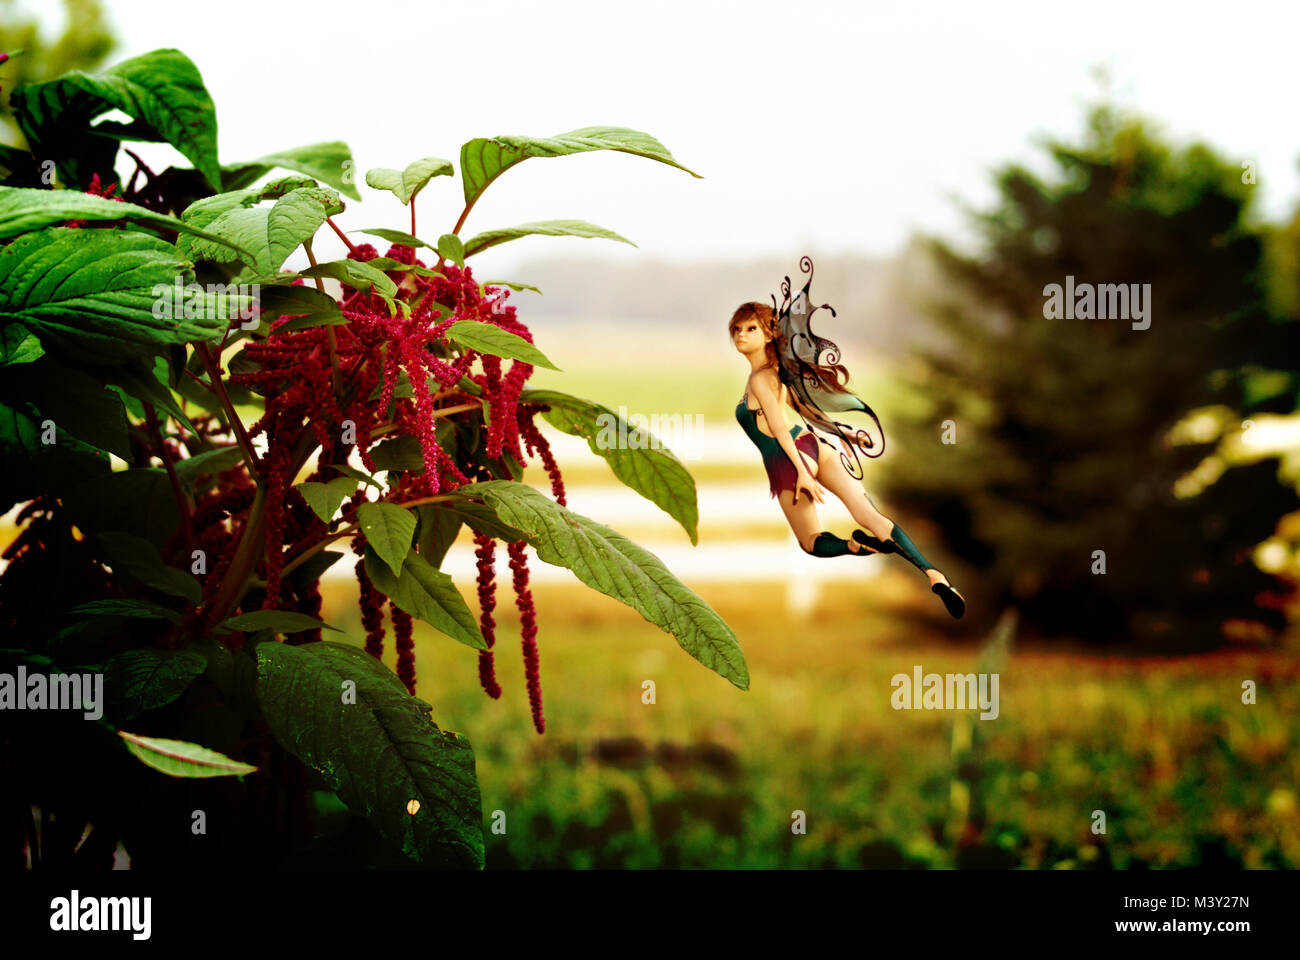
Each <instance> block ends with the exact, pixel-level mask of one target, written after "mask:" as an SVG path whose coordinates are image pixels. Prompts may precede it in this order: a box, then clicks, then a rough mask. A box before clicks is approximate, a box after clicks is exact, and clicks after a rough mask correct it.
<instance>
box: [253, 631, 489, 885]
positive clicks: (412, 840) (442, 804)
mask: <svg viewBox="0 0 1300 960" xmlns="http://www.w3.org/2000/svg"><path fill="white" fill-rule="evenodd" d="M257 670H258V681H257V696H258V700H259V701H260V702H261V704H262V711H263V714H264V715H265V717H266V721H267V723H268V724H270V726H271V729H272V731H274V733H275V737H276V739H277V740H278V741H279V742H280V743H281V745H283V746H284V748H285V749H286V750H288V751H289V752H290V753H292V754H293V755H294V756H296V757H298V758H299V759H300V760H302V761H303V763H305V764H307V765H308V766H309V767H312V768H313V769H315V770H317V771H319V772H320V774H321V775H322V776H323V777H324V778H325V781H326V782H327V783H328V784H329V786H330V788H331V789H333V790H334V792H335V793H337V794H338V796H339V798H340V799H341V800H342V801H343V802H344V803H346V804H347V805H348V809H349V810H351V811H352V812H353V813H354V814H357V815H359V816H364V817H366V818H367V819H369V820H370V821H371V822H372V823H373V824H374V825H375V827H376V828H377V829H378V830H379V832H380V833H382V834H383V835H384V836H386V837H388V838H389V839H390V840H391V841H393V842H394V843H396V844H397V845H398V846H399V847H400V848H401V850H402V851H403V852H404V853H405V854H406V855H407V856H408V857H410V858H412V859H413V860H416V861H417V862H420V863H422V864H425V865H427V866H459V867H472V868H481V867H482V866H483V859H484V856H483V820H482V816H483V814H482V806H481V800H480V797H479V787H478V781H477V779H476V777H475V772H474V752H473V750H472V749H471V748H470V744H469V741H468V740H466V739H465V738H464V737H462V736H460V735H458V734H455V733H452V732H450V731H443V730H439V729H438V726H437V724H435V723H434V722H433V721H432V720H430V719H429V716H428V714H427V712H425V710H424V709H423V708H422V707H421V705H420V702H419V701H417V700H416V699H415V698H414V697H412V696H410V695H409V694H408V693H407V692H406V690H405V688H403V686H402V683H401V681H400V680H398V679H397V678H396V677H395V676H393V674H392V673H391V672H390V671H389V670H388V669H387V668H386V667H385V666H384V665H383V664H382V663H380V662H379V661H378V660H376V659H375V658H373V657H371V656H369V655H368V654H366V653H364V652H362V651H361V650H358V649H356V648H355V647H350V646H346V645H344V644H339V643H308V644H303V645H302V646H296V647H295V646H288V645H287V644H280V643H274V644H272V643H263V644H260V645H259V646H258V647H257ZM347 681H351V682H352V683H354V684H355V690H356V702H355V703H345V702H344V699H345V698H344V697H343V695H342V694H343V691H344V684H345V683H346V682H347ZM411 801H415V804H412V803H411ZM417 804H418V808H416V805H417ZM408 809H415V813H414V814H411V813H408Z"/></svg>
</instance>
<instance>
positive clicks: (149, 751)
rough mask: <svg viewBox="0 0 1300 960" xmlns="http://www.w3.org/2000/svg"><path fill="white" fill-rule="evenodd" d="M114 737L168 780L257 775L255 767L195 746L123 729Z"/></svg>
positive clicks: (181, 741)
mask: <svg viewBox="0 0 1300 960" xmlns="http://www.w3.org/2000/svg"><path fill="white" fill-rule="evenodd" d="M117 735H118V736H119V737H121V738H122V739H123V740H125V741H126V748H127V749H128V750H130V751H131V752H132V753H133V754H135V755H136V756H137V757H139V758H140V760H141V761H142V762H143V763H146V764H148V765H149V766H151V767H153V768H154V769H155V770H158V771H159V772H161V773H165V774H167V775H168V776H169V777H242V776H245V775H246V774H250V773H256V772H257V767H253V766H249V765H248V764H247V763H240V762H239V761H238V760H231V759H230V758H229V757H228V756H226V755H225V754H224V753H218V752H217V751H215V750H209V749H208V748H207V747H200V746H199V745H198V744H197V743H187V742H186V741H184V740H167V739H164V738H162V737H142V736H140V735H139V734H137V733H127V732H126V731H125V730H119V731H117Z"/></svg>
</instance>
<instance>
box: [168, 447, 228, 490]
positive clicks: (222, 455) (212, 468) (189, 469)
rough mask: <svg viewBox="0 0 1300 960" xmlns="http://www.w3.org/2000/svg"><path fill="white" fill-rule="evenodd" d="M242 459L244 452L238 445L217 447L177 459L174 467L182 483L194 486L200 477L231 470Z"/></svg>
mask: <svg viewBox="0 0 1300 960" xmlns="http://www.w3.org/2000/svg"><path fill="white" fill-rule="evenodd" d="M242 459H243V452H242V451H241V450H240V449H239V447H238V446H232V447H217V448H216V449H215V450H204V451H203V452H202V453H196V454H195V455H194V456H192V457H186V458H185V459H184V460H179V461H177V463H176V466H175V467H174V469H175V470H176V477H177V479H178V480H180V482H181V483H183V484H184V485H185V486H187V487H193V486H194V482H195V481H196V480H198V479H199V478H200V477H207V476H211V475H212V474H214V473H221V472H222V471H223V470H229V469H230V468H231V467H233V466H234V465H235V464H237V463H239V462H240V461H241V460H242Z"/></svg>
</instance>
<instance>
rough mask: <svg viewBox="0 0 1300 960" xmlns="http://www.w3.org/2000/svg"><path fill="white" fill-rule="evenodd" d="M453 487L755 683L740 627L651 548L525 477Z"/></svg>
mask: <svg viewBox="0 0 1300 960" xmlns="http://www.w3.org/2000/svg"><path fill="white" fill-rule="evenodd" d="M452 495H453V497H455V498H458V499H459V498H462V497H464V498H472V499H481V500H483V501H484V502H485V503H486V504H487V505H488V506H490V507H492V509H493V510H495V511H496V514H497V516H498V517H500V518H501V519H502V520H503V521H505V522H506V523H508V524H510V525H511V526H514V527H517V528H518V529H520V530H521V531H523V532H524V534H525V536H526V537H527V539H528V542H529V543H530V544H532V546H533V548H534V549H535V550H536V551H537V556H538V557H539V558H540V559H541V560H543V561H544V562H546V563H550V564H555V565H556V566H561V567H568V568H569V569H570V570H572V571H573V572H574V574H575V575H576V576H577V577H578V579H579V580H581V581H582V582H583V583H585V584H587V586H589V587H592V588H593V589H595V590H599V591H600V592H601V593H603V594H606V595H607V596H610V597H613V598H614V599H615V600H619V601H621V602H623V603H625V604H627V605H628V606H630V607H632V608H633V609H634V610H636V611H637V612H638V613H640V614H641V616H643V617H645V619H646V620H648V621H649V622H650V623H653V624H655V625H656V626H657V627H660V628H661V629H663V630H665V631H667V632H668V633H671V634H672V635H673V637H674V638H675V639H676V640H677V643H678V645H679V646H680V647H681V648H682V649H683V650H685V651H686V652H687V653H689V654H690V655H691V656H692V657H694V658H695V659H696V660H698V661H700V663H702V664H704V665H705V666H706V667H708V668H709V669H710V670H715V671H717V672H718V673H719V674H721V675H722V676H723V677H726V678H727V679H728V680H730V681H731V682H732V683H733V684H735V685H736V686H737V687H739V688H741V689H742V690H745V689H748V688H749V670H748V668H747V667H746V666H745V656H744V654H743V653H742V652H741V649H740V644H739V643H738V642H737V640H736V634H735V631H733V630H732V629H731V627H729V626H727V623H726V621H724V620H723V619H722V618H721V617H720V616H718V614H717V613H716V612H715V611H714V610H713V608H712V607H710V606H709V605H708V604H707V603H705V602H704V601H703V600H702V599H701V598H700V597H699V595H698V594H696V593H695V592H694V591H693V590H691V589H690V588H689V587H687V586H686V585H685V584H683V583H682V582H681V581H679V580H678V579H677V578H676V577H674V576H673V575H672V574H671V573H670V572H669V571H668V569H667V568H666V567H665V566H664V565H663V561H661V560H660V559H659V558H658V557H656V556H655V555H654V554H653V553H651V552H650V551H649V550H646V549H645V548H644V547H641V546H638V545H637V544H635V543H633V542H632V541H631V540H629V539H627V537H625V536H623V535H622V534H621V533H617V532H616V531H614V530H611V529H610V528H609V527H606V526H604V525H603V524H600V523H597V522H596V521H594V520H591V519H588V518H587V517H584V516H582V515H581V514H577V513H574V512H572V511H571V510H566V509H565V508H564V507H562V506H560V505H559V504H558V503H556V502H555V501H553V500H551V499H550V498H549V497H546V496H544V495H543V494H541V493H539V492H538V491H536V490H534V489H533V488H532V487H529V486H527V485H525V484H522V483H515V482H513V481H510V480H490V481H487V482H483V483H473V484H467V485H465V486H462V487H458V488H457V489H456V490H455V491H454V492H453V494H452Z"/></svg>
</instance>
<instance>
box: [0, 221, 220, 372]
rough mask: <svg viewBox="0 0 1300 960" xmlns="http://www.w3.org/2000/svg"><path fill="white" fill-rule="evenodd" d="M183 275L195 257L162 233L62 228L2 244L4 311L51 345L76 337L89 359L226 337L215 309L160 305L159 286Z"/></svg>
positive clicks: (0, 303) (0, 304)
mask: <svg viewBox="0 0 1300 960" xmlns="http://www.w3.org/2000/svg"><path fill="white" fill-rule="evenodd" d="M177 277H180V278H182V279H183V280H184V281H186V282H188V281H189V280H190V279H192V274H191V273H190V263H189V262H188V261H186V260H184V259H181V257H179V256H178V255H177V253H176V248H175V247H173V246H172V245H171V244H168V243H164V242H163V241H162V240H158V239H156V238H154V237H150V236H147V235H145V234H143V233H133V232H121V231H114V230H77V229H70V228H65V227H55V228H52V229H49V230H43V231H41V232H39V233H27V234H23V236H21V237H19V238H18V239H16V240H14V241H13V242H12V243H10V244H9V245H8V246H6V247H4V248H3V249H2V250H0V314H7V315H8V316H9V317H11V318H13V319H17V320H20V321H21V322H22V323H23V324H24V325H25V326H27V327H28V328H29V329H30V330H32V331H33V332H34V333H36V334H37V335H38V336H40V338H41V341H42V343H44V344H45V345H46V346H49V341H48V337H55V338H69V339H71V340H72V341H73V342H74V343H75V344H77V345H79V346H80V347H81V348H82V349H81V350H79V351H77V352H78V354H79V355H80V356H81V358H82V359H85V360H87V361H97V362H99V363H113V362H117V361H119V360H122V359H125V358H128V357H132V356H136V355H138V354H141V353H153V352H157V351H158V350H159V348H162V347H166V346H167V345H168V344H172V343H188V342H191V341H196V340H197V341H207V340H211V339H213V338H215V337H217V336H219V335H220V334H221V332H222V331H223V330H225V329H226V326H227V324H228V322H229V321H228V319H225V318H222V317H220V316H217V315H216V311H212V312H211V313H209V312H207V311H205V316H202V317H185V316H179V317H172V316H168V315H167V314H168V312H169V311H165V310H159V309H157V305H158V302H159V290H161V289H167V288H172V287H173V286H174V282H175V280H176V278H177ZM181 312H182V313H184V311H181ZM159 314H162V315H161V316H160V315H159Z"/></svg>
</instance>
